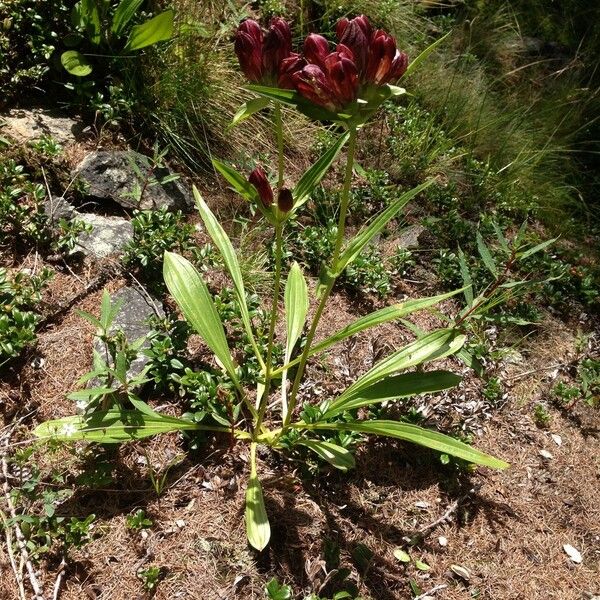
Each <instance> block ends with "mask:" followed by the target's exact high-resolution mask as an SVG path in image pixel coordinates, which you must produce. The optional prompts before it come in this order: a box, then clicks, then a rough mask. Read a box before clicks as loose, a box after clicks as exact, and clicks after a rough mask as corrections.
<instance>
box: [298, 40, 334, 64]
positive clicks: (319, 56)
mask: <svg viewBox="0 0 600 600" xmlns="http://www.w3.org/2000/svg"><path fill="white" fill-rule="evenodd" d="M328 54H329V42H328V41H327V40H326V39H325V38H324V37H323V36H322V35H318V34H316V33H311V34H310V35H308V36H307V38H306V39H305V40H304V57H305V58H306V60H307V61H308V62H309V63H312V64H313V65H319V66H320V67H322V66H323V62H324V60H325V57H326V56H327V55H328Z"/></svg>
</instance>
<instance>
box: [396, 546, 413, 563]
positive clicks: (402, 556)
mask: <svg viewBox="0 0 600 600" xmlns="http://www.w3.org/2000/svg"><path fill="white" fill-rule="evenodd" d="M394 558H397V559H398V560H399V561H400V562H403V563H409V562H410V554H409V553H408V552H405V551H404V550H402V548H396V549H395V550H394Z"/></svg>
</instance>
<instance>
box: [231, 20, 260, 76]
mask: <svg viewBox="0 0 600 600" xmlns="http://www.w3.org/2000/svg"><path fill="white" fill-rule="evenodd" d="M262 46H263V33H262V30H261V28H260V25H259V24H258V23H257V22H256V21H253V20H252V19H246V20H245V21H243V22H242V23H241V24H240V26H239V27H238V30H237V32H236V34H235V42H234V49H235V53H236V54H237V57H238V60H239V61H240V67H241V69H242V71H243V73H244V75H245V76H246V77H247V78H248V80H249V81H255V82H258V81H260V80H261V79H262V76H263V60H262Z"/></svg>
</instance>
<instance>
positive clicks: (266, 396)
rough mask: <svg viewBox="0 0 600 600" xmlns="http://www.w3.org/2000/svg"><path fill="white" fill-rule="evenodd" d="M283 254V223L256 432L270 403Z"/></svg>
mask: <svg viewBox="0 0 600 600" xmlns="http://www.w3.org/2000/svg"><path fill="white" fill-rule="evenodd" d="M282 254H283V223H278V224H277V225H276V226H275V282H274V285H273V302H272V304H271V322H270V323H269V337H268V342H267V363H266V364H267V370H266V373H265V389H264V392H263V396H262V398H261V401H260V405H259V408H258V418H257V420H256V425H255V427H254V430H255V432H258V431H260V426H261V425H262V421H263V418H264V416H265V412H266V410H267V406H268V403H269V393H270V391H271V381H272V378H273V364H272V362H273V344H274V341H275V326H276V325H277V316H278V315H277V312H278V311H277V309H278V307H279V293H280V291H281V258H282Z"/></svg>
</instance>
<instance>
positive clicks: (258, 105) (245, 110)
mask: <svg viewBox="0 0 600 600" xmlns="http://www.w3.org/2000/svg"><path fill="white" fill-rule="evenodd" d="M268 105H269V100H268V98H264V97H263V96H259V97H258V98H253V99H252V100H248V102H244V104H242V106H240V108H239V110H238V111H237V112H236V113H235V115H234V117H233V121H231V123H230V125H229V127H235V126H236V125H238V124H239V123H241V122H242V121H245V120H246V119H247V118H248V117H251V116H252V115H253V114H254V113H257V112H259V111H260V110H262V109H263V108H265V107H267V106H268Z"/></svg>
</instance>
